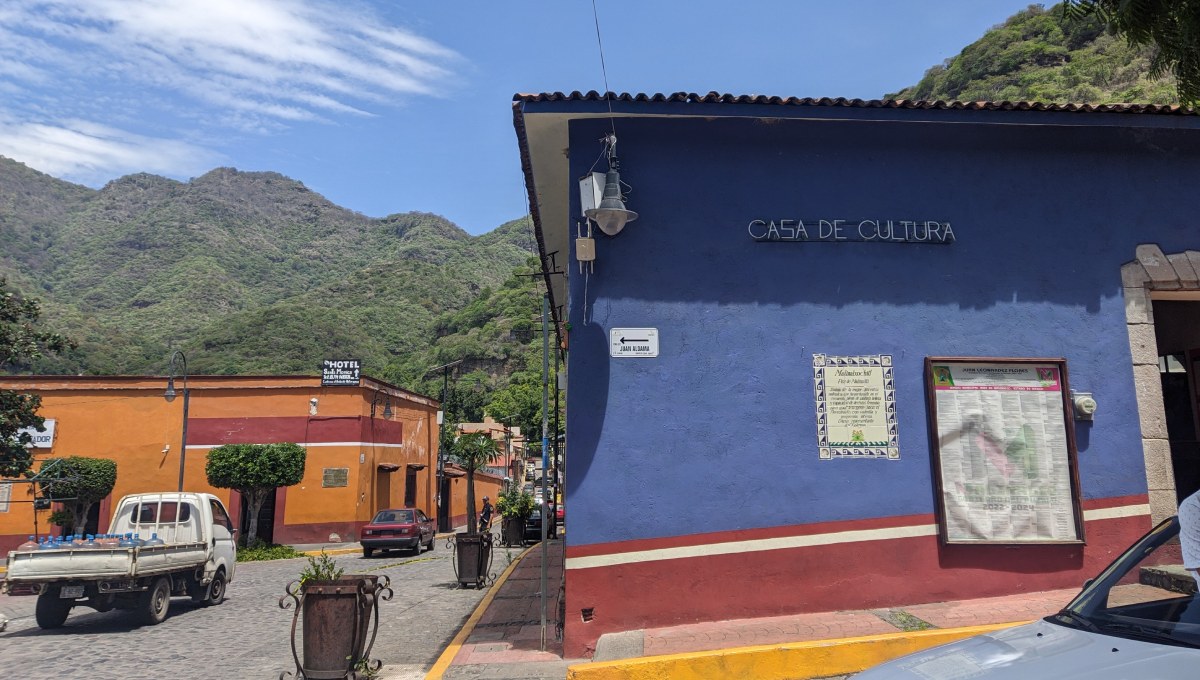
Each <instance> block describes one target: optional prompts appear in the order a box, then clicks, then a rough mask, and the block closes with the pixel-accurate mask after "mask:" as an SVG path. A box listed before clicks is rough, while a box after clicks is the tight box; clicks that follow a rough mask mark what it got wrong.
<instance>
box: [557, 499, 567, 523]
mask: <svg viewBox="0 0 1200 680" xmlns="http://www.w3.org/2000/svg"><path fill="white" fill-rule="evenodd" d="M564 505H565V504H564V503H559V504H558V505H557V506H555V508H554V519H555V520H557V521H558V523H559V524H562V523H563V520H564V519H566V517H567V512H566V510H564V509H563V506H564Z"/></svg>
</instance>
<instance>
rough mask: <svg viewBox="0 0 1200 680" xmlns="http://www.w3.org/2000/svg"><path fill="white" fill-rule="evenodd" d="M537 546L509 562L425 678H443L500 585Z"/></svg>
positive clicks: (494, 597) (439, 679)
mask: <svg viewBox="0 0 1200 680" xmlns="http://www.w3.org/2000/svg"><path fill="white" fill-rule="evenodd" d="M535 547H536V546H530V547H528V548H526V549H525V550H524V551H523V552H522V553H521V554H520V555H517V557H516V559H514V560H513V561H512V562H510V563H509V565H508V567H506V568H505V569H504V571H503V572H501V574H500V576H498V577H496V580H495V582H493V583H492V587H491V588H489V589H488V592H487V594H486V595H484V596H483V599H482V600H480V601H479V604H478V605H476V607H475V611H473V612H471V616H470V617H469V618H468V619H467V622H466V623H464V624H463V627H462V628H460V629H459V631H458V634H457V635H455V636H454V639H453V640H451V641H450V644H449V645H446V649H445V650H443V651H442V654H441V656H439V657H438V660H437V661H435V662H434V664H433V667H432V668H430V669H429V672H428V673H426V674H425V680H442V675H443V674H444V673H445V672H446V669H447V668H449V667H450V664H451V663H452V662H453V661H454V657H456V656H458V652H459V650H460V649H462V646H463V643H464V642H466V641H467V638H468V637H470V636H471V633H472V632H473V631H474V630H475V624H477V623H479V619H481V618H483V613H484V612H485V611H487V608H488V605H490V604H491V603H492V600H494V599H496V593H499V592H500V586H502V585H504V582H505V581H507V580H508V577H509V575H511V574H512V573H513V571H514V570H516V568H517V565H518V564H520V563H521V560H523V559H525V556H526V555H528V554H529V551H530V550H533V549H534V548H535Z"/></svg>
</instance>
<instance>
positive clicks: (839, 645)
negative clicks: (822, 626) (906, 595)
mask: <svg viewBox="0 0 1200 680" xmlns="http://www.w3.org/2000/svg"><path fill="white" fill-rule="evenodd" d="M1022 623H1026V622H1023V621H1022V622H1014V623H1001V624H991V625H986V626H971V627H969V628H946V629H934V630H922V631H913V632H907V633H888V634H885V635H871V636H867V637H858V638H843V639H838V640H816V641H812V642H792V643H786V644H778V645H758V646H754V647H735V648H732V649H720V650H714V651H708V652H694V653H688V654H667V655H663V656H648V657H641V658H637V659H623V660H621V661H602V662H598V663H586V664H576V665H574V666H571V667H569V668H568V669H567V680H655V679H657V678H671V680H712V679H714V678H756V680H807V679H809V678H824V677H828V676H831V675H844V674H846V673H857V672H859V671H862V670H866V669H868V668H870V667H872V666H877V665H879V664H881V663H883V662H884V661H889V660H891V659H895V658H897V657H900V656H904V655H905V654H911V653H913V652H919V651H921V650H924V649H928V648H930V647H936V646H938V645H942V644H946V643H947V642H954V641H955V640H961V639H963V638H967V637H971V636H972V635H980V634H982V633H990V632H992V631H995V630H1000V629H1002V628H1009V627H1012V626H1019V625H1021V624H1022Z"/></svg>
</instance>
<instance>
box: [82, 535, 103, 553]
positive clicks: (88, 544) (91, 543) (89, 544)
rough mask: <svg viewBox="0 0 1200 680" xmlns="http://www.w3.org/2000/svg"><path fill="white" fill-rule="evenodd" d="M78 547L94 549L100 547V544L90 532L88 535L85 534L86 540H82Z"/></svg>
mask: <svg viewBox="0 0 1200 680" xmlns="http://www.w3.org/2000/svg"><path fill="white" fill-rule="evenodd" d="M79 547H81V548H83V549H85V550H94V549H95V548H99V547H100V544H98V543H96V537H95V536H92V535H91V534H88V535H87V540H85V541H84V542H83V543H82V544H81V545H80V546H79Z"/></svg>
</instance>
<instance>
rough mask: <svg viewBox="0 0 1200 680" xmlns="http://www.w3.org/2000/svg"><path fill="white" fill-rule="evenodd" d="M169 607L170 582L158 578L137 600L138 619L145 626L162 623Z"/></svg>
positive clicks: (163, 577) (163, 578) (162, 577)
mask: <svg viewBox="0 0 1200 680" xmlns="http://www.w3.org/2000/svg"><path fill="white" fill-rule="evenodd" d="M170 607H171V581H170V579H168V578H167V577H165V576H159V577H158V578H156V579H154V582H153V583H151V584H150V588H149V589H148V590H146V592H144V593H142V596H141V597H140V598H139V599H138V608H137V613H138V618H139V619H140V620H141V622H142V623H143V624H145V625H147V626H153V625H154V624H157V623H162V622H163V619H166V618H167V610H168V609H170Z"/></svg>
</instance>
